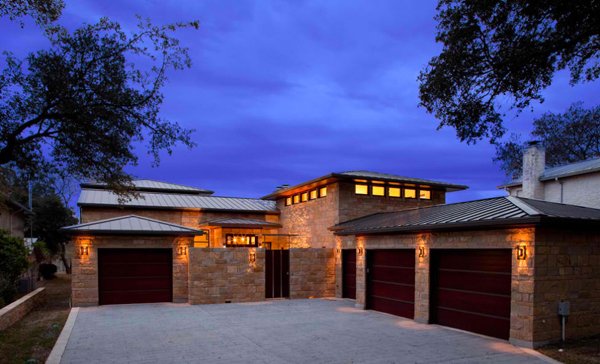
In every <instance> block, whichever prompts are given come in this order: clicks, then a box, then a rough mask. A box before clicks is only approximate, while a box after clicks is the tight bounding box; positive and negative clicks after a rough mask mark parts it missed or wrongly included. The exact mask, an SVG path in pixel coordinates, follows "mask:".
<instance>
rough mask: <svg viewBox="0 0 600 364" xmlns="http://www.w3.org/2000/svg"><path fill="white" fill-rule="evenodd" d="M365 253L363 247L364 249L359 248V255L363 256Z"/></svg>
mask: <svg viewBox="0 0 600 364" xmlns="http://www.w3.org/2000/svg"><path fill="white" fill-rule="evenodd" d="M364 252H365V251H364V249H363V247H362V246H359V247H358V255H360V256H362V255H363V253H364Z"/></svg>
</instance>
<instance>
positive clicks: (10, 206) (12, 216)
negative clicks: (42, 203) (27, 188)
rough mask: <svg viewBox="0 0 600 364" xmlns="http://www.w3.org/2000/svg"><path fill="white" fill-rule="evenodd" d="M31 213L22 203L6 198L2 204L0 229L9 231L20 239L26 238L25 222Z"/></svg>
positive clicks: (0, 204) (0, 207)
mask: <svg viewBox="0 0 600 364" xmlns="http://www.w3.org/2000/svg"><path fill="white" fill-rule="evenodd" d="M30 213H31V210H29V209H28V208H27V207H25V206H23V205H21V204H20V203H18V202H16V201H14V200H12V199H9V198H4V201H3V202H2V203H0V229H2V230H6V231H8V232H9V233H10V234H11V235H13V236H16V237H18V238H23V237H24V236H25V221H26V219H27V215H28V214H30Z"/></svg>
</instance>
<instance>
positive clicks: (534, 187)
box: [520, 141, 546, 200]
mask: <svg viewBox="0 0 600 364" xmlns="http://www.w3.org/2000/svg"><path fill="white" fill-rule="evenodd" d="M545 168H546V151H545V149H544V147H543V146H542V145H541V144H539V142H538V141H532V142H529V147H528V148H527V149H526V150H525V153H524V154H523V194H522V196H520V197H525V198H534V199H538V200H543V199H544V185H543V184H542V182H540V176H541V175H542V174H543V173H544V169H545Z"/></svg>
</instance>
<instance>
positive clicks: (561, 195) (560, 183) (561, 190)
mask: <svg viewBox="0 0 600 364" xmlns="http://www.w3.org/2000/svg"><path fill="white" fill-rule="evenodd" d="M554 181H555V182H557V183H558V184H559V185H560V203H563V182H562V181H561V180H559V179H558V177H554Z"/></svg>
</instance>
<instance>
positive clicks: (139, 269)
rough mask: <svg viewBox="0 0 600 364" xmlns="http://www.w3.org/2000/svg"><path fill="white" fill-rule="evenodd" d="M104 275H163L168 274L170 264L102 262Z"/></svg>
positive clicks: (101, 267) (170, 268)
mask: <svg viewBox="0 0 600 364" xmlns="http://www.w3.org/2000/svg"><path fill="white" fill-rule="evenodd" d="M100 269H103V270H104V272H105V273H104V274H103V276H104V277H137V276H148V275H156V276H165V275H170V273H171V270H172V267H171V265H170V264H103V265H101V266H100Z"/></svg>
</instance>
